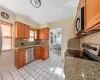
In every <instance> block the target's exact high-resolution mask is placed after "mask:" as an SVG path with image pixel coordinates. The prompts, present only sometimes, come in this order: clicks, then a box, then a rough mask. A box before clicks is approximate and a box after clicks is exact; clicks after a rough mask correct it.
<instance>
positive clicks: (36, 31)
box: [34, 29, 39, 39]
mask: <svg viewBox="0 0 100 80" xmlns="http://www.w3.org/2000/svg"><path fill="white" fill-rule="evenodd" d="M34 31H35V39H39V29H34Z"/></svg>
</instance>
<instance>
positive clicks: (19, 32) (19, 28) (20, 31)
mask: <svg viewBox="0 0 100 80" xmlns="http://www.w3.org/2000/svg"><path fill="white" fill-rule="evenodd" d="M15 29H16V30H15V31H16V33H15V34H16V35H15V36H16V38H24V33H25V31H24V29H25V24H23V23H21V22H18V21H17V22H16V28H15Z"/></svg>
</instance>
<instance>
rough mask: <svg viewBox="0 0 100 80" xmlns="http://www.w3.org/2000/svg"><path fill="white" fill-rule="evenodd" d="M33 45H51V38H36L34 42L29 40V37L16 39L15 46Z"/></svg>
mask: <svg viewBox="0 0 100 80" xmlns="http://www.w3.org/2000/svg"><path fill="white" fill-rule="evenodd" d="M31 45H49V40H35V41H34V42H29V41H28V39H15V47H23V46H31Z"/></svg>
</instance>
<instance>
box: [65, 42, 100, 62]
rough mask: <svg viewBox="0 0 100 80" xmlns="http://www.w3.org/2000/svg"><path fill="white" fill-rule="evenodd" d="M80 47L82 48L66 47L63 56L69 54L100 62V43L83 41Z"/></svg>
mask: <svg viewBox="0 0 100 80" xmlns="http://www.w3.org/2000/svg"><path fill="white" fill-rule="evenodd" d="M82 48H83V50H79V49H67V51H66V52H65V57H66V56H70V57H76V58H81V59H86V60H92V61H97V62H100V45H98V44H90V43H88V44H87V43H84V44H82Z"/></svg>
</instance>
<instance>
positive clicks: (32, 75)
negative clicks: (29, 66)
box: [23, 68, 37, 80]
mask: <svg viewBox="0 0 100 80" xmlns="http://www.w3.org/2000/svg"><path fill="white" fill-rule="evenodd" d="M23 69H24V70H25V71H27V70H26V69H25V68H23ZM27 72H28V71H27ZM28 73H29V72H28ZM29 74H30V73H29ZM30 75H31V74H30ZM31 76H32V77H33V78H34V76H33V75H31ZM35 79H36V78H35ZM36 80H37V79H36Z"/></svg>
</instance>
